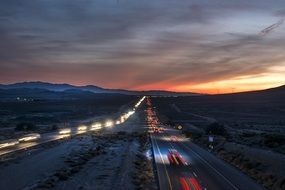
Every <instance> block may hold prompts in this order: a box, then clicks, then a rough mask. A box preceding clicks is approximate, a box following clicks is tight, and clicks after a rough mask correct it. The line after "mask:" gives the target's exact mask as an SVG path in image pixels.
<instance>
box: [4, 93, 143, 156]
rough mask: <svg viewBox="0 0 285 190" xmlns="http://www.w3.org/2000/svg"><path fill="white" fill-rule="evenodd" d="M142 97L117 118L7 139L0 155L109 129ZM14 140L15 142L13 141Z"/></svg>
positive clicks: (127, 114)
mask: <svg viewBox="0 0 285 190" xmlns="http://www.w3.org/2000/svg"><path fill="white" fill-rule="evenodd" d="M144 99H145V96H144V97H142V98H141V99H140V100H139V101H138V102H137V103H136V104H135V105H134V107H133V109H132V110H128V111H126V112H125V113H122V114H121V116H120V117H119V118H116V119H114V120H112V119H108V120H105V121H104V122H98V121H97V122H94V123H93V124H91V125H90V126H86V125H79V126H77V127H71V128H63V129H60V130H59V131H55V132H50V133H44V134H41V135H40V138H39V139H34V140H29V141H27V142H19V140H18V139H14V140H13V139H10V140H8V141H12V142H9V143H8V144H9V145H4V144H7V143H6V142H0V145H2V147H1V146H0V156H5V155H8V154H10V153H15V152H18V151H21V150H27V149H29V148H32V147H35V146H38V145H42V144H45V143H48V142H52V141H57V140H61V139H67V138H69V137H72V136H76V135H80V134H84V133H87V132H94V131H98V130H101V129H104V128H106V129H110V128H112V127H113V126H115V125H120V124H123V123H124V122H126V121H127V120H128V119H129V117H130V116H132V115H133V114H134V113H135V110H136V109H137V108H138V107H139V106H140V105H141V103H142V102H143V101H144ZM14 141H15V142H16V143H14ZM4 146H7V147H4Z"/></svg>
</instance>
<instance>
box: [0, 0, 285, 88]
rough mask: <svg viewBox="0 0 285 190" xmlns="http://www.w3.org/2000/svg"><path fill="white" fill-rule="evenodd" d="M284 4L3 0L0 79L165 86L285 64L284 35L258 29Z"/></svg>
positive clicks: (263, 0)
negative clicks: (265, 33) (265, 32)
mask: <svg viewBox="0 0 285 190" xmlns="http://www.w3.org/2000/svg"><path fill="white" fill-rule="evenodd" d="M282 5H284V2H283V1H279V0H277V1H276V2H275V3H274V4H272V3H269V2H268V1H266V0H260V1H257V0H254V1H250V2H248V1H237V2H229V1H226V0H221V1H219V3H216V2H211V1H201V0H199V1H198V0H193V1H188V0H181V1H172V0H154V1H141V0H133V1H129V0H123V1H120V2H119V3H118V2H117V1H116V0H113V1H112V0H110V1H106V0H82V1H77V0H61V1H58V0H49V1H36V2H32V1H25V2H23V1H21V0H13V1H11V0H4V1H1V3H0V41H1V44H0V50H1V51H0V82H14V81H20V80H45V81H54V82H69V83H74V84H88V83H89V84H99V85H102V86H106V87H118V88H139V87H143V86H150V85H157V86H158V87H159V86H161V87H163V88H164V87H165V88H166V87H167V86H175V85H180V84H199V83H203V82H208V81H213V80H220V79H227V78H231V77H235V76H240V75H244V74H251V73H262V72H265V71H267V70H268V69H269V68H270V67H271V66H274V65H276V66H278V65H280V64H284V63H282V59H283V60H284V56H283V50H284V48H285V47H284V46H285V45H284V44H285V43H284V42H285V37H280V36H276V35H275V33H277V31H276V32H274V33H272V35H270V36H268V37H267V38H263V37H262V36H259V35H258V33H259V31H260V30H261V28H262V27H264V25H265V24H266V23H268V22H269V20H273V19H276V16H278V17H279V16H281V15H282V14H283V11H282V10H279V7H282ZM265 8H266V9H265ZM264 10H266V11H264ZM276 10H279V11H276ZM260 20H262V22H260ZM263 20H264V23H263ZM236 21H238V22H236ZM265 21H266V22H265ZM273 28H274V29H275V28H276V27H273ZM268 31H269V32H270V31H273V29H272V30H268ZM278 32H279V33H280V32H282V31H281V30H278ZM11 73H13V75H11Z"/></svg>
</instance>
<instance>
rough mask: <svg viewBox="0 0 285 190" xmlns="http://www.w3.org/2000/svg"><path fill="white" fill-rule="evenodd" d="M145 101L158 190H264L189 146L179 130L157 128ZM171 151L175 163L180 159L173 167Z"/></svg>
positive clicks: (208, 153) (226, 165) (227, 166)
mask: <svg viewBox="0 0 285 190" xmlns="http://www.w3.org/2000/svg"><path fill="white" fill-rule="evenodd" d="M147 101H148V104H149V108H148V109H147V113H148V116H147V118H148V123H149V127H150V131H151V135H150V138H151V141H152V146H153V153H154V159H155V164H156V170H157V176H158V180H159V187H160V189H161V190H179V189H182V190H200V189H201V190H202V189H203V190H262V189H264V188H263V187H261V186H260V185H258V184H257V183H256V182H254V181H253V180H252V179H251V178H249V177H248V176H246V175H245V174H243V173H242V172H241V171H239V170H238V169H236V168H234V167H233V166H231V165H229V164H227V163H226V162H224V161H222V160H221V159H219V158H217V157H216V156H214V155H213V154H211V153H210V152H208V151H206V150H204V149H203V148H201V147H199V146H197V145H196V144H194V143H192V142H191V141H190V140H189V139H187V138H185V137H184V136H183V135H182V134H181V132H180V131H179V130H175V129H171V128H168V127H166V126H163V125H162V124H160V123H159V121H158V120H157V117H156V115H155V112H154V111H153V110H151V103H150V101H149V100H147ZM155 128H162V129H164V130H156V129H155ZM153 129H154V130H153ZM173 149H174V150H175V151H176V152H177V153H175V154H177V155H178V156H176V158H177V159H176V158H175V160H178V161H179V159H181V160H182V161H181V162H180V161H179V162H176V163H175V162H174V163H173V161H172V160H171V157H170V155H172V154H171V153H170V152H171V151H172V150H173ZM180 156H181V158H180Z"/></svg>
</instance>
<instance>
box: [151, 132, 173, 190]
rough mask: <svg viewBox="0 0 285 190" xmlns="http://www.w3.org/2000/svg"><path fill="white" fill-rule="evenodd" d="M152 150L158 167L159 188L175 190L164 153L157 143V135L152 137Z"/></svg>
mask: <svg viewBox="0 0 285 190" xmlns="http://www.w3.org/2000/svg"><path fill="white" fill-rule="evenodd" d="M150 138H151V142H152V148H153V155H154V161H155V165H156V172H157V177H158V182H159V188H160V189H161V190H162V189H165V190H173V188H172V183H171V179H170V175H169V173H168V170H167V167H166V165H167V161H166V160H165V158H164V156H163V153H162V152H161V150H160V147H159V145H158V143H157V139H156V137H155V135H150Z"/></svg>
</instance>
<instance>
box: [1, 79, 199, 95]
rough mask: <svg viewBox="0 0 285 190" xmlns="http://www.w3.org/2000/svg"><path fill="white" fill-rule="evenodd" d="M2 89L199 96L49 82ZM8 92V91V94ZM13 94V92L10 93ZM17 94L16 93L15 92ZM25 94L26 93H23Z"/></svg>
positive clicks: (10, 86)
mask: <svg viewBox="0 0 285 190" xmlns="http://www.w3.org/2000/svg"><path fill="white" fill-rule="evenodd" d="M0 89H2V90H13V89H42V90H47V91H52V92H65V93H67V92H72V93H75V92H76V93H77V94H78V93H84V92H91V93H97V94H98V93H106V94H107V93H116V94H124V95H152V96H192V95H199V94H196V93H191V92H171V91H162V90H150V91H131V90H124V89H106V88H101V87H98V86H94V85H86V86H74V85H70V84H53V83H47V82H40V81H36V82H21V83H15V84H6V85H4V84H0ZM7 92H8V91H6V93H7ZM9 92H12V91H9ZM13 92H15V91H13ZM23 93H25V92H23Z"/></svg>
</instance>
